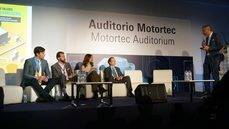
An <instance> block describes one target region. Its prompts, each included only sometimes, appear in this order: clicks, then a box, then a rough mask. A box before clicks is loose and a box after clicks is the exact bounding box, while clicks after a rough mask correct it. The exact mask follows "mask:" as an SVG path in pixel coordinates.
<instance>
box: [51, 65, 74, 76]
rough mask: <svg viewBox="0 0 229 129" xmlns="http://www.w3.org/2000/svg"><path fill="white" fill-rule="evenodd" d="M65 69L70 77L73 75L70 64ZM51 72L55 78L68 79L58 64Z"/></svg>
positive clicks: (52, 67)
mask: <svg viewBox="0 0 229 129" xmlns="http://www.w3.org/2000/svg"><path fill="white" fill-rule="evenodd" d="M65 68H66V71H67V74H68V76H70V75H72V74H73V72H72V67H71V65H70V64H69V63H65ZM51 71H52V77H53V78H62V77H64V78H66V77H65V75H63V74H62V72H61V66H60V65H59V64H58V62H57V63H55V64H54V65H52V66H51Z"/></svg>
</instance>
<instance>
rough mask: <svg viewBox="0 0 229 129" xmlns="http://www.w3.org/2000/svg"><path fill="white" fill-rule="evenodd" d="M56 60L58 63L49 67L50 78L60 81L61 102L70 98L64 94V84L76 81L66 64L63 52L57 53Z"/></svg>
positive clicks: (68, 65) (69, 66)
mask: <svg viewBox="0 0 229 129" xmlns="http://www.w3.org/2000/svg"><path fill="white" fill-rule="evenodd" d="M56 59H57V60H58V62H56V63H55V64H54V65H52V66H51V71H52V77H53V78H56V79H60V82H61V83H60V88H61V97H62V99H63V100H69V99H70V98H69V96H68V94H67V93H66V83H67V82H68V81H76V76H75V74H73V71H72V68H71V65H70V64H69V63H68V62H66V58H65V54H64V52H57V54H56Z"/></svg>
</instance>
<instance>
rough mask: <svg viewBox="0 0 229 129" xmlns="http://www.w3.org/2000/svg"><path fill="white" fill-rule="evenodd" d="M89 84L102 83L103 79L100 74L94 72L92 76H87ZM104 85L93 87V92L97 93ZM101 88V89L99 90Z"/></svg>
mask: <svg viewBox="0 0 229 129" xmlns="http://www.w3.org/2000/svg"><path fill="white" fill-rule="evenodd" d="M87 81H88V82H101V78H100V76H99V75H98V73H97V72H96V71H95V70H94V71H92V72H91V73H90V74H88V75H87ZM102 86H103V85H92V92H93V93H97V92H98V91H99V90H100V89H101V88H102ZM97 88H99V89H97Z"/></svg>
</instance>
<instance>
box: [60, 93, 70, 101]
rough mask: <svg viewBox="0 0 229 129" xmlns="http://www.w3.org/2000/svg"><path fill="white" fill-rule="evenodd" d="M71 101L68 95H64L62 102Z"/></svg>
mask: <svg viewBox="0 0 229 129" xmlns="http://www.w3.org/2000/svg"><path fill="white" fill-rule="evenodd" d="M70 100H71V99H70V97H69V96H68V94H67V93H64V96H63V98H62V99H61V101H70Z"/></svg>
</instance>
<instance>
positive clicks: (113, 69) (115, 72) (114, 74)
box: [111, 67, 118, 77]
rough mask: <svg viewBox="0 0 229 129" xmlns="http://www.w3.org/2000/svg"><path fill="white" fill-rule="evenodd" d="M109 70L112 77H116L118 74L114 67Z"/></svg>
mask: <svg viewBox="0 0 229 129" xmlns="http://www.w3.org/2000/svg"><path fill="white" fill-rule="evenodd" d="M111 70H112V75H113V77H118V73H117V71H116V69H115V67H112V68H111Z"/></svg>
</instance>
